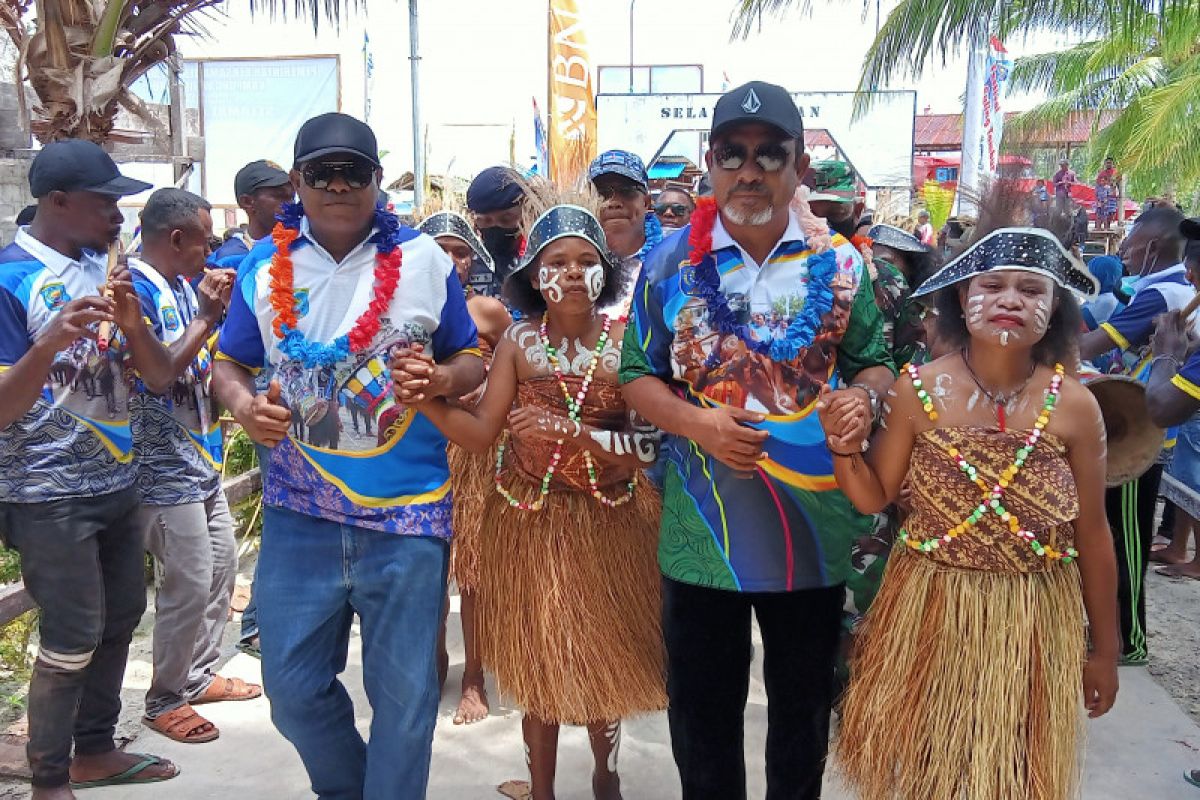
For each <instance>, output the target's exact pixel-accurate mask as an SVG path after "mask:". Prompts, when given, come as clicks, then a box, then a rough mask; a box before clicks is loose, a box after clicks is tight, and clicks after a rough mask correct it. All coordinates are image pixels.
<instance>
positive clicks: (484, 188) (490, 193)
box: [467, 167, 525, 296]
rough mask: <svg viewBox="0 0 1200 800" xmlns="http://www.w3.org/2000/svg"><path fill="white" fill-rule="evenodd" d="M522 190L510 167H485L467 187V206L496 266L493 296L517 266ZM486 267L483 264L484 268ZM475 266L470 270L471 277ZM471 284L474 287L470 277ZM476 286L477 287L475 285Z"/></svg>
mask: <svg viewBox="0 0 1200 800" xmlns="http://www.w3.org/2000/svg"><path fill="white" fill-rule="evenodd" d="M524 197H525V190H524V189H523V188H522V187H521V180H520V177H519V176H518V175H517V173H516V172H514V171H513V170H512V169H510V168H509V167H488V168H487V169H485V170H484V171H483V172H481V173H479V174H478V175H476V176H475V179H474V180H473V181H471V185H470V186H468V187H467V209H468V210H469V211H470V212H471V221H472V222H473V223H475V229H476V230H477V231H479V236H480V238H481V239H483V246H484V247H486V248H487V251H488V253H489V254H490V255H491V257H492V264H493V265H494V267H495V272H494V273H493V282H492V286H493V288H492V291H491V292H489V293H488V294H491V295H493V296H495V295H499V294H500V287H501V286H503V285H504V279H505V278H507V277H508V275H509V273H511V272H512V271H513V269H514V268H515V267H516V265H517V261H518V260H519V258H520V250H521V231H520V227H521V201H522V200H523V199H524ZM485 268H486V267H485ZM477 272H478V269H472V275H473V276H474V275H475V274H476V273H477ZM471 283H472V286H477V284H476V282H475V281H474V280H472V282H471ZM477 288H478V287H477Z"/></svg>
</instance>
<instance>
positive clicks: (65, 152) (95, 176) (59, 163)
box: [29, 139, 153, 198]
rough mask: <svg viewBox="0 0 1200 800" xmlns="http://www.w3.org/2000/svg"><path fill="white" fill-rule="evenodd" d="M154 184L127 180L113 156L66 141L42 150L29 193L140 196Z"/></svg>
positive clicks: (97, 147)
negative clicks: (87, 193)
mask: <svg viewBox="0 0 1200 800" xmlns="http://www.w3.org/2000/svg"><path fill="white" fill-rule="evenodd" d="M150 188H153V185H152V184H149V183H146V182H144V181H139V180H134V179H133V178H127V177H125V176H124V175H122V174H121V170H119V169H117V165H116V162H114V161H113V160H112V156H110V155H109V154H108V153H106V152H104V150H103V149H101V147H100V145H98V144H95V143H94V142H89V141H87V140H86V139H63V140H62V141H58V142H51V143H50V144H48V145H46V146H45V147H43V148H42V149H41V151H40V152H39V153H38V154H37V156H36V157H34V159H33V164H32V165H30V167H29V193H30V194H32V195H33V196H34V197H37V198H42V197H45V196H46V195H48V194H50V193H51V192H95V193H96V194H106V195H109V196H110V197H125V196H127V195H131V194H140V193H141V192H144V191H146V190H147V189H150Z"/></svg>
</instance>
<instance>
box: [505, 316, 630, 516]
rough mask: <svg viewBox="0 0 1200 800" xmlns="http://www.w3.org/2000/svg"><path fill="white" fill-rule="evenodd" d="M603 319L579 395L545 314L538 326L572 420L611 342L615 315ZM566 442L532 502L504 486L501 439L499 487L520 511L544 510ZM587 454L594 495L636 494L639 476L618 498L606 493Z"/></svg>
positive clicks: (602, 498) (622, 499) (613, 504)
mask: <svg viewBox="0 0 1200 800" xmlns="http://www.w3.org/2000/svg"><path fill="white" fill-rule="evenodd" d="M601 319H602V320H603V321H602V323H601V325H602V327H601V330H600V338H599V339H597V340H596V348H595V350H593V351H592V361H591V363H590V364H588V369H587V373H586V374H585V375H584V377H583V383H582V384H581V385H580V387H579V391H578V392H576V393H575V395H572V394H571V390H570V388H569V387H568V386H567V381H566V377H565V376H564V375H563V371H562V363H561V362H560V361H559V358H558V348H556V347H554V346H553V345H551V344H550V334H549V330H548V328H547V324H546V319H545V317H543V318H542V324H541V327H540V328H539V329H538V338H539V339H540V340H541V343H542V349H543V350H545V351H546V358H547V360H548V361H549V362H550V366H551V367H552V368H553V370H554V377H555V378H557V379H558V386H559V389H561V390H562V393H563V399H564V400H565V401H566V403H567V419H569V420H570V421H571V422H579V418H580V417H581V416H582V415H583V403H584V401H585V400H586V399H587V394H588V390H589V389H590V388H591V386H592V379H593V378H594V377H595V375H596V368H597V367H598V366H599V365H600V355H601V354H602V353H603V352H604V348H605V346H607V344H608V333H609V330H610V329H611V328H612V318H611V317H609V316H607V315H601ZM564 444H565V440H563V439H559V440H558V441H557V442H556V443H555V446H554V454H553V455H552V456H551V457H550V465H549V466H548V467H547V468H546V474H545V475H543V476H542V482H541V486H540V487H539V489H538V496H537V499H535V500H533V501H532V502H524V501H522V500H519V499H517V498H516V497H514V496H513V495H512V493H511V492H509V491H508V490H507V489H505V488H504V485H503V483H502V482H501V479H500V474H501V472H502V471H503V468H504V451H505V446H504V444H503V443H501V444H500V446H499V447H497V448H496V491H497V492H499V493H500V496H501V497H503V498H504V499H505V500H506V501H507V502H508V504H509V505H510V506H512V507H513V508H515V509H518V510H520V511H540V510H541V509H542V508H543V507H544V506H545V505H546V495H548V494H550V482H551V481H552V480H553V479H554V473H555V472H557V471H558V465H559V463H560V462H561V461H562V454H563V446H564ZM583 457H584V462H585V463H586V464H587V471H588V485H589V486H590V488H591V492H592V497H594V498H596V500H597V501H598V502H599V503H601V504H602V505H605V506H608V507H609V508H615V507H617V506H620V505H624V504H625V503H627V502H629V500H630V498H632V497H633V490H634V484H635V479H633V478H631V479H630V481H629V485H628V487H627V489H628V491H627V492H626V494H624V495H623V496H621V497H618V498H617V499H615V500H614V499H612V498H609V497H605V496H604V494H603V493H602V492H601V491H600V487H599V485H598V479H597V471H596V464H595V462H594V461H593V460H592V454H591V453H589V452H587V451H586V450H584V451H583Z"/></svg>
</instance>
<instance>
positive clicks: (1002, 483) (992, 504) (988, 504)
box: [900, 364, 1079, 564]
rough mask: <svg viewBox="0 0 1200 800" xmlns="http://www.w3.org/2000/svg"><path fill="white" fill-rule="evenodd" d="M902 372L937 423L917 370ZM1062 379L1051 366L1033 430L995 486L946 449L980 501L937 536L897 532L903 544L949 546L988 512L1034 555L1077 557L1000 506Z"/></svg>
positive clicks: (954, 451) (1034, 442)
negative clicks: (922, 537)
mask: <svg viewBox="0 0 1200 800" xmlns="http://www.w3.org/2000/svg"><path fill="white" fill-rule="evenodd" d="M904 369H905V371H907V372H908V377H909V378H911V379H912V384H913V388H914V389H916V390H917V399H918V400H920V401H921V408H923V409H924V410H925V413H926V414H928V415H929V419H930V421H932V422H937V418H938V415H937V412H936V411H934V410H933V398H931V397H930V396H929V393H928V392H926V391H925V389H924V387H923V386H922V384H921V376H920V374H919V373H918V371H917V368H916V367H915V366H913V365H912V364H906V365H905V367H904ZM1062 380H1063V365H1062V364H1056V365H1055V366H1054V377H1053V378H1051V379H1050V391H1049V392H1047V394H1046V400H1045V402H1044V403H1043V404H1042V410H1041V413H1040V414H1038V418H1037V422H1035V423H1034V424H1033V430H1032V431H1030V432H1029V435H1028V436H1027V437H1026V439H1025V443H1024V444H1023V445H1022V446H1021V447H1019V448H1018V449H1017V455H1016V458H1015V459H1013V463H1012V464H1010V465H1009V466H1008V467H1006V468H1005V469H1004V471H1003V472H1001V473H1000V478H999V480H998V481H997V482H996V485H995V486H992V487H990V488H989V487H988V484H987V482H986V481H985V480H984V479H983V478H981V477H980V476H979V470H978V468H976V467H975V465H974V464H971V463H970V462H969V461H967V459H966V458H964V457H963V455H962V453H960V452H959V451H958V448H955V447H951V448H950V450H949V453H950V457H951V458H953V459H954V463H955V464H956V465H957V466H958V468H959V469H960V470H961V471H962V472H963V473H965V474H966V476H967V477H968V478H969V479H970V480H971V482H972V483H974V484H976V485H977V486H978V487H979V488H980V489H981V490H982V492H983V498H984V499H983V501H982V502H980V504H979V505H978V506H977V507H976V508H975V510H974V511H972V512H971V513H970V515H968V516H967V518H966V519H965V520H963V521H962V522H960V523H959V524H958V525H955V526H954V527H953V528H950V529H949V530H947V531H946V532H945V533H944V534H942V535H941V536H935V537H934V538H932V539H925V540H923V541H918V540H917V539H914V538H913V537H911V536H910V535H909V533H908V531H906V530H901V531H900V538H901V539H903V540H904V543H905V544H907V545H908V546H909V547H910V548H912V549H913V550H920V551H921V552H923V553H928V552H931V551H933V550H937V549H938V548H939V547H941V546H942V545H945V544H950V543H951V542H953V541H954V540H955V539H957V538H958V537H959V536H961V535H962V534H964V533H966V532H967V531H969V530H971V529H972V528H974V527H975V526H976V525H978V524H979V522H980V521H981V520H982V519H983V518H984V516H986V515H987V513H988V512H989V511H990V512H992V513H993V514H995V515H996V516H997V517H999V518H1000V519H1001V521H1003V522H1004V523H1006V524H1007V525H1008V529H1009V530H1010V531H1011V532H1012V533H1013V534H1014V535H1016V536H1019V537H1020V538H1021V539H1022V540H1024V541H1025V542H1027V543H1028V544H1029V547H1030V548H1031V549H1032V550H1033V552H1035V553H1037V554H1038V556H1040V557H1043V558H1047V559H1050V560H1051V561H1054V560H1056V559H1057V560H1061V561H1062V563H1064V564H1070V563H1071V562H1072V561H1074V560H1075V559H1076V558H1077V557H1078V556H1079V552H1078V551H1077V550H1076V549H1075V548H1074V547H1068V548H1067V549H1066V550H1065V551H1058V550H1055V549H1054V548H1053V547H1050V546H1049V545H1044V544H1042V543H1041V542H1039V541H1038V539H1037V536H1036V535H1035V534H1034V533H1033V532H1032V531H1030V530H1028V529H1026V528H1025V527H1023V526H1022V525H1021V522H1020V520H1018V519H1017V515H1016V514H1013V513H1012V512H1011V511H1009V510H1008V509H1007V508H1005V507H1004V493H1005V491H1006V490H1007V489H1008V487H1009V486H1010V485H1012V482H1013V481H1014V480H1016V477H1017V474H1018V473H1019V472H1020V471H1021V468H1022V467H1024V466H1025V462H1026V461H1027V460H1028V459H1029V456H1030V454H1031V453H1033V449H1034V447H1035V446H1037V443H1038V441H1039V440H1040V439H1041V438H1042V433H1043V431H1045V430H1046V425H1048V424H1049V423H1050V415H1051V414H1053V413H1054V406H1055V404H1056V403H1057V402H1058V397H1059V393H1060V391H1061V389H1062Z"/></svg>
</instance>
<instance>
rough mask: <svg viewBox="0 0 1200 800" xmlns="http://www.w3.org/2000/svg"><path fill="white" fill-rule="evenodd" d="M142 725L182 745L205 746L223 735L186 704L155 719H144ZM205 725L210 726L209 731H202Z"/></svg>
mask: <svg viewBox="0 0 1200 800" xmlns="http://www.w3.org/2000/svg"><path fill="white" fill-rule="evenodd" d="M142 724H143V725H145V726H146V727H147V728H150V729H151V730H153V731H157V732H158V733H161V734H162V735H163V736H165V737H167V738H168V739H170V740H172V741H175V742H180V743H181V744H204V743H205V742H211V741H212V740H213V739H216V738H217V737H218V736H220V735H221V732H220V731H219V730H217V726H215V725H213V724H212V723H211V722H210V721H208V720H206V719H205V718H204V717H202V716H200V715H199V714H197V713H196V711H195V709H193V708H192V707H191V706H190V705H188V704H186V703H185V704H183V705H182V706H180V707H179V708H173V709H171V710H170V711H168V712H167V713H165V714H161V715H159V716H157V717H154V718H153V719H151V718H150V717H142ZM205 725H208V726H209V730H207V731H201V730H200V728H202V727H204V726H205Z"/></svg>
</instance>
